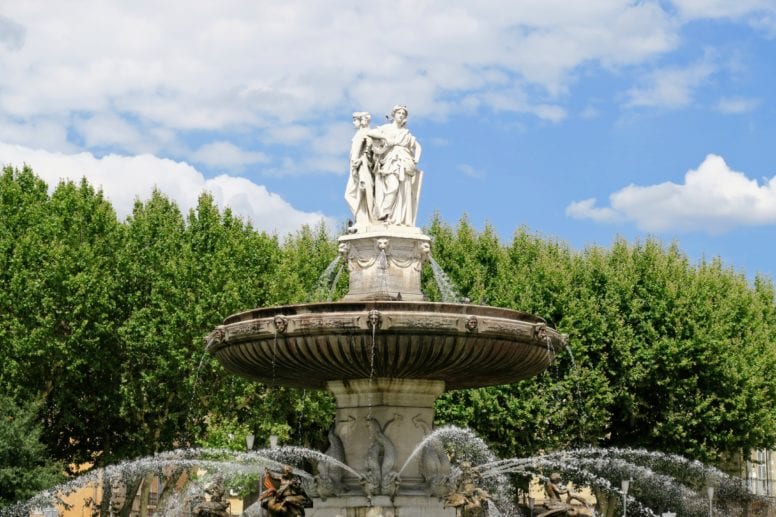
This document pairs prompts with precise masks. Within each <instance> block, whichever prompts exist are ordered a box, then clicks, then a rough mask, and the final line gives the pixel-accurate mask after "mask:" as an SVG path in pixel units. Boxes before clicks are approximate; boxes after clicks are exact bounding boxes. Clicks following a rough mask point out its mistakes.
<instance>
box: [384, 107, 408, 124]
mask: <svg viewBox="0 0 776 517" xmlns="http://www.w3.org/2000/svg"><path fill="white" fill-rule="evenodd" d="M409 116H410V112H409V111H408V110H407V106H405V105H404V104H397V105H396V106H394V107H393V109H392V110H391V115H390V116H389V118H390V119H391V120H393V121H394V122H396V123H397V124H399V125H400V126H403V125H404V124H406V123H407V117H409Z"/></svg>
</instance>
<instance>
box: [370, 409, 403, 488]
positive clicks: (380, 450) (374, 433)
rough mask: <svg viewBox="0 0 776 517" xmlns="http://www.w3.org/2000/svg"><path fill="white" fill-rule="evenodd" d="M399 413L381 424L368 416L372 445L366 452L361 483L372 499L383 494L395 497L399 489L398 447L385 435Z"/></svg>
mask: <svg viewBox="0 0 776 517" xmlns="http://www.w3.org/2000/svg"><path fill="white" fill-rule="evenodd" d="M397 418H401V417H400V416H399V415H396V416H394V418H392V419H390V420H389V421H387V422H386V423H385V425H383V426H381V425H380V422H378V421H377V419H375V418H374V417H366V422H367V425H368V426H369V432H370V436H371V438H372V445H370V447H369V449H368V450H367V453H366V458H365V466H366V473H365V474H364V478H363V479H362V480H361V483H362V485H363V488H364V493H365V494H366V496H367V498H368V499H370V500H371V498H372V497H373V496H374V495H377V494H382V495H387V496H390V497H391V498H393V497H394V496H395V495H396V493H397V492H398V490H399V482H400V480H399V475H398V473H397V472H396V470H395V469H394V466H395V465H396V447H395V446H394V444H393V442H392V441H391V440H390V438H388V437H387V436H386V435H385V430H386V429H387V428H388V426H389V425H391V424H392V423H393V422H394V421H396V420H397Z"/></svg>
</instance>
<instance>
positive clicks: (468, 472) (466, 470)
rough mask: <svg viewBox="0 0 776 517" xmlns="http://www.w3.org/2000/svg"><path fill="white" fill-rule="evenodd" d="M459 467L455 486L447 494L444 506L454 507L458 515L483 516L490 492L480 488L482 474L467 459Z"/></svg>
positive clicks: (462, 516)
mask: <svg viewBox="0 0 776 517" xmlns="http://www.w3.org/2000/svg"><path fill="white" fill-rule="evenodd" d="M459 469H460V472H459V474H458V477H457V479H456V480H455V488H454V489H453V490H452V491H451V492H450V493H449V494H448V496H447V500H446V501H445V506H446V507H447V506H452V507H453V508H455V514H456V516H458V517H485V516H486V515H487V514H488V511H487V507H488V501H490V494H488V492H487V491H486V490H485V489H483V488H480V486H481V485H482V476H480V473H479V472H477V470H476V469H475V468H474V467H472V465H471V463H469V462H467V461H463V462H461V464H460V465H459Z"/></svg>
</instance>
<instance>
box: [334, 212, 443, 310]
mask: <svg viewBox="0 0 776 517" xmlns="http://www.w3.org/2000/svg"><path fill="white" fill-rule="evenodd" d="M430 245H431V237H429V236H427V235H424V234H423V233H422V232H421V231H420V228H416V227H414V226H412V227H411V226H393V225H387V224H386V225H372V226H365V227H360V228H358V229H357V232H356V233H353V234H348V235H343V236H342V237H340V238H339V246H340V253H342V255H343V257H344V259H345V262H346V263H347V265H348V271H349V273H350V289H349V290H348V294H347V295H345V297H344V298H343V301H346V302H347V301H368V300H405V301H423V300H424V299H425V296H424V295H423V293H422V292H421V290H420V272H421V269H422V267H423V262H425V261H426V260H427V259H428V254H429V251H430V249H431V248H430Z"/></svg>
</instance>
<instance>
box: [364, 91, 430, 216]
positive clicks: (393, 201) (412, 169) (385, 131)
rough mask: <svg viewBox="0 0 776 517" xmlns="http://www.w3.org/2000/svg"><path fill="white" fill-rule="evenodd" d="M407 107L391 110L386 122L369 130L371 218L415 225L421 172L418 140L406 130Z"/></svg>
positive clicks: (399, 106)
mask: <svg viewBox="0 0 776 517" xmlns="http://www.w3.org/2000/svg"><path fill="white" fill-rule="evenodd" d="M408 114H409V113H408V111H407V107H406V106H402V105H397V106H394V107H393V110H391V115H390V117H389V118H390V120H391V122H390V123H388V124H384V125H382V126H380V127H377V128H374V129H369V130H367V131H366V135H367V136H368V137H369V138H370V139H371V140H372V152H373V153H374V157H375V164H374V184H375V187H374V211H373V218H374V219H376V220H378V221H382V222H385V223H388V224H394V225H402V226H415V218H416V217H417V210H418V197H419V195H420V186H421V181H422V176H423V173H422V171H421V170H420V169H418V168H417V164H418V161H419V160H420V152H421V148H420V143H418V141H417V140H416V139H415V137H414V136H412V133H410V131H409V130H408V129H407V127H406V125H407V116H408Z"/></svg>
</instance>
